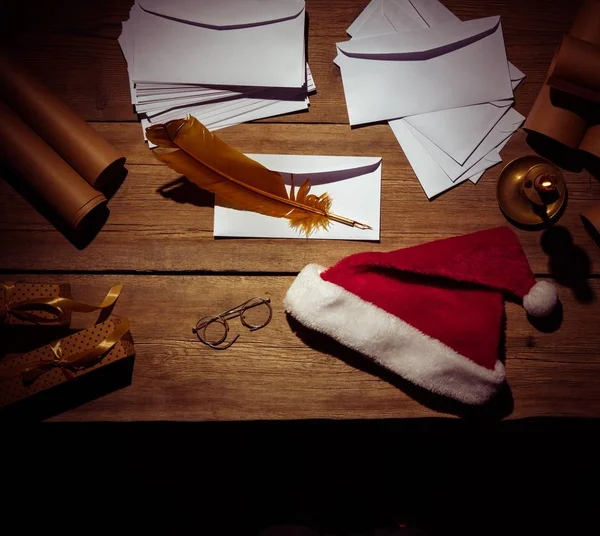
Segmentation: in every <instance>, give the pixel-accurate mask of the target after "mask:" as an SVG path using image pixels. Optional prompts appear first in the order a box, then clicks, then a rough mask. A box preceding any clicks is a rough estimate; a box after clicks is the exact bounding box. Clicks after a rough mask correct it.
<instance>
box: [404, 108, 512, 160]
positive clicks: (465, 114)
mask: <svg viewBox="0 0 600 536" xmlns="http://www.w3.org/2000/svg"><path fill="white" fill-rule="evenodd" d="M512 105H513V101H512V100H508V101H500V102H498V103H484V104H474V105H473V106H465V107H463V108H451V109H449V110H442V111H439V112H431V113H429V114H420V115H412V116H410V117H406V118H405V120H406V122H407V123H408V124H409V125H410V126H411V127H413V128H414V129H415V130H417V131H418V132H419V133H420V134H421V135H422V136H423V137H424V138H426V139H427V140H428V141H430V142H431V144H432V145H433V146H434V147H436V149H438V150H439V151H441V152H442V153H443V154H444V155H446V157H447V158H449V159H451V160H452V161H453V162H455V164H456V165H457V166H462V165H464V164H465V162H466V161H467V160H468V159H469V157H470V156H471V155H472V154H473V153H474V152H475V151H476V149H477V147H478V146H479V145H480V144H481V142H482V141H483V140H484V138H485V137H486V136H487V135H488V134H489V133H490V132H491V130H492V129H493V128H494V126H495V125H496V124H497V123H498V121H500V120H501V119H502V117H504V115H505V114H506V113H507V112H508V110H510V108H511V107H512ZM432 116H433V117H432ZM397 121H402V120H401V119H400V120H397ZM434 122H435V123H436V124H437V128H432V125H433V123H434ZM425 133H426V134H425ZM426 147H427V146H426Z"/></svg>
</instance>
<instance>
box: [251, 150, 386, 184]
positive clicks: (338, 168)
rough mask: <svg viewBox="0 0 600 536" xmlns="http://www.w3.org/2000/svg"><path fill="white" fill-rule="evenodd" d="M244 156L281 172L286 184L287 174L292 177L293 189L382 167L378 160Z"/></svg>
mask: <svg viewBox="0 0 600 536" xmlns="http://www.w3.org/2000/svg"><path fill="white" fill-rule="evenodd" d="M246 156H249V157H250V158H252V159H253V160H256V161H258V162H260V163H261V164H262V165H263V166H265V167H268V168H269V169H271V170H273V171H277V172H278V173H281V174H282V176H283V179H284V181H285V182H286V183H288V184H289V183H290V175H293V176H294V183H295V185H296V186H300V184H301V183H303V182H304V181H305V180H306V179H310V181H311V183H312V184H313V185H316V184H326V183H330V182H337V181H340V180H345V179H348V178H352V177H358V176H361V175H365V174H367V173H372V172H373V171H375V170H376V169H377V168H378V167H379V166H380V165H381V158H380V157H365V156H313V155H310V156H309V155H299V156H293V155H277V154H248V155H246Z"/></svg>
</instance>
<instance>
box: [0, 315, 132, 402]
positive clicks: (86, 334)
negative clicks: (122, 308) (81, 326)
mask: <svg viewBox="0 0 600 536" xmlns="http://www.w3.org/2000/svg"><path fill="white" fill-rule="evenodd" d="M123 321H124V319H122V318H120V317H117V316H111V317H110V318H109V319H108V320H107V321H105V322H102V323H101V324H97V325H95V326H93V327H91V328H88V329H85V330H82V331H79V332H77V333H75V334H73V335H69V336H68V337H65V338H64V339H61V341H60V345H59V347H60V350H59V351H60V354H59V355H60V356H61V357H65V358H68V356H70V355H73V354H75V353H78V352H82V351H85V350H88V349H90V350H91V349H92V348H95V347H97V346H98V345H99V344H100V343H101V342H102V341H104V340H105V339H106V338H107V337H108V336H110V335H111V334H112V333H113V332H114V331H115V328H116V327H117V326H119V324H121V322H123ZM134 353H135V349H134V346H133V338H132V337H131V333H130V332H129V331H127V332H126V333H125V335H123V336H122V337H121V338H120V339H119V341H118V342H117V343H116V344H115V345H114V346H113V347H112V348H111V349H110V350H109V351H108V352H107V353H106V354H104V355H103V356H102V357H101V358H100V359H99V360H98V361H97V362H96V363H95V364H93V365H91V366H88V367H84V368H81V369H76V370H69V371H68V373H67V374H65V372H63V369H61V367H58V366H57V367H53V368H49V369H47V370H44V371H42V372H41V373H40V374H39V375H38V376H37V377H36V378H35V380H33V381H32V382H30V383H28V382H25V381H23V377H22V376H21V375H17V376H12V377H8V378H7V379H4V380H3V381H2V380H1V377H3V376H11V371H14V370H18V369H22V368H23V367H24V366H28V365H31V366H32V367H34V366H35V365H37V364H39V363H40V362H41V361H48V360H53V359H55V358H56V354H55V353H54V351H53V350H52V345H50V344H48V345H46V346H42V347H41V348H38V349H37V350H34V351H32V352H28V353H26V354H23V355H21V356H18V357H13V358H11V359H4V360H0V408H2V407H5V406H8V405H10V404H13V403H15V402H18V401H19V400H22V399H24V398H27V397H30V396H32V395H35V394H37V393H39V392H41V391H45V390H47V389H50V388H52V387H56V386H57V385H60V384H63V383H65V382H68V381H77V378H79V377H80V376H83V375H84V374H88V373H91V372H93V371H94V370H97V369H99V368H101V367H105V366H106V365H109V364H111V363H114V362H116V361H119V360H121V359H125V358H127V357H131V356H133V355H134Z"/></svg>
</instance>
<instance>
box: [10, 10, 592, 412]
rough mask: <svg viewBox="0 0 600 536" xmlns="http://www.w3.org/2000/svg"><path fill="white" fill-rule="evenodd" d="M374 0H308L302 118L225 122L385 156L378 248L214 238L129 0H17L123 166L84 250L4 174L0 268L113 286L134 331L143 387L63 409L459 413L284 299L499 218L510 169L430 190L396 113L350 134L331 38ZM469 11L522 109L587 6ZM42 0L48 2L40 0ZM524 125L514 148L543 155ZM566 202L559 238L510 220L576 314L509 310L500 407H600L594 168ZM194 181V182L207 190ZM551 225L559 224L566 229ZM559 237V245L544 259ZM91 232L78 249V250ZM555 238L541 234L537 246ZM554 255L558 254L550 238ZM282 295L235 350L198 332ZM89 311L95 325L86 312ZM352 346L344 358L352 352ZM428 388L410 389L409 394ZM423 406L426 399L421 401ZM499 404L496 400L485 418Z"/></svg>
mask: <svg viewBox="0 0 600 536" xmlns="http://www.w3.org/2000/svg"><path fill="white" fill-rule="evenodd" d="M366 3H367V2H366V0H337V1H335V2H333V1H332V2H329V1H327V0H309V1H307V11H308V14H309V39H308V60H309V62H310V66H311V69H312V71H313V73H314V78H315V80H316V84H317V87H318V93H317V94H316V95H315V96H314V97H311V106H310V111H309V112H308V113H301V114H296V115H289V116H283V117H277V118H273V119H268V120H264V121H261V122H258V123H252V124H245V125H239V126H236V127H233V128H228V129H226V130H224V131H221V134H222V137H223V138H224V139H225V140H226V141H227V142H228V143H230V144H232V145H234V146H236V147H237V148H239V149H240V150H242V151H245V152H254V153H270V152H274V153H289V154H328V155H365V156H370V155H381V156H382V157H383V181H382V225H381V241H380V243H378V244H370V243H361V242H339V241H306V240H302V239H300V240H282V241H277V240H233V239H219V240H215V239H214V238H213V235H212V220H213V207H212V206H211V199H210V196H204V195H194V193H193V192H192V189H190V188H187V187H185V186H184V187H182V188H181V189H180V190H179V191H178V192H176V193H175V194H174V195H170V196H167V197H164V196H163V195H161V194H160V193H159V190H160V188H161V187H162V186H163V185H165V184H167V183H169V182H170V181H172V180H174V179H176V178H177V174H176V173H174V172H172V171H170V170H169V169H167V168H166V167H164V166H162V165H160V164H159V163H157V162H156V160H155V159H153V157H152V155H151V153H150V151H149V150H148V149H147V147H146V146H145V145H144V142H143V140H142V134H141V127H140V125H139V123H138V122H137V120H136V116H135V114H134V113H133V111H132V107H131V104H130V100H129V93H128V82H127V72H126V66H125V62H124V60H123V57H122V55H121V51H120V49H119V45H118V44H117V37H118V35H119V32H120V22H121V21H122V20H125V19H126V18H127V14H128V10H129V5H130V2H128V1H127V0H106V1H104V2H95V3H88V2H78V1H76V0H68V1H65V0H63V1H58V2H52V3H47V2H45V3H43V2H39V3H35V2H34V3H33V5H32V3H31V2H27V3H22V5H21V6H20V7H19V6H17V7H15V8H14V10H13V12H12V13H11V16H10V17H6V18H5V20H4V21H3V24H4V25H5V26H6V27H5V28H4V30H3V38H2V39H3V40H4V41H5V44H6V46H7V48H8V49H9V50H10V51H11V52H13V53H14V54H15V55H16V56H18V57H19V58H21V59H22V61H23V62H24V63H26V64H27V65H28V67H30V68H31V70H32V71H33V72H34V73H35V74H37V75H38V76H39V78H41V79H42V80H43V81H44V82H45V83H46V84H47V85H48V86H50V87H51V88H52V89H53V90H54V91H55V92H56V93H57V94H59V95H60V96H61V97H63V98H64V99H65V101H66V102H68V103H69V104H70V105H71V106H72V107H73V109H74V110H76V111H77V112H78V113H79V114H80V115H81V116H82V117H84V118H85V119H86V120H88V121H89V122H90V124H91V125H92V126H93V127H94V128H95V129H96V130H98V132H100V133H102V134H103V135H104V136H105V137H106V138H107V139H108V140H110V141H111V142H112V143H114V144H115V145H116V146H117V147H119V148H120V149H121V150H122V151H123V152H124V153H125V155H126V156H127V160H128V162H127V167H128V170H129V174H128V176H127V178H126V180H125V182H124V184H123V185H122V186H121V188H120V189H119V190H118V192H117V193H116V194H115V195H114V197H113V198H112V199H111V201H110V204H109V208H110V217H109V219H108V222H107V223H106V224H105V225H104V228H103V229H102V230H101V231H100V233H99V234H98V235H97V236H96V237H95V239H94V240H93V241H91V243H90V244H89V245H87V247H82V245H81V244H74V243H73V242H72V241H71V240H69V238H68V237H67V236H65V235H64V234H63V233H61V232H59V231H58V230H57V229H56V228H55V227H54V225H52V224H51V223H49V221H48V219H46V217H44V216H42V215H41V214H40V213H39V212H38V211H37V210H36V209H35V208H33V207H32V206H31V204H30V203H29V202H28V201H27V200H25V199H24V198H23V197H21V196H20V195H19V194H18V193H17V192H16V191H15V190H14V189H13V188H12V187H11V186H9V185H8V184H7V183H6V182H5V181H0V226H1V234H0V248H1V251H2V255H1V261H0V270H1V271H2V277H3V278H6V279H14V278H19V279H23V280H48V281H68V282H70V283H71V285H72V288H73V290H74V293H75V295H76V297H78V298H80V299H85V300H98V299H100V298H101V296H103V294H104V293H105V292H106V291H107V290H108V288H109V287H110V286H111V285H113V284H116V283H123V284H124V285H125V291H124V293H123V295H122V298H121V300H120V301H119V303H118V305H117V308H116V309H115V313H117V314H119V315H124V316H128V317H129V318H130V319H131V322H132V325H133V328H132V330H133V335H134V338H135V341H136V348H137V357H136V361H135V370H134V375H133V383H132V385H131V386H129V387H126V388H123V389H120V390H117V391H114V392H112V393H110V394H108V395H106V396H103V397H101V398H98V399H96V400H93V401H91V402H89V403H86V404H84V405H81V406H80V407H77V408H75V409H72V410H69V411H67V412H64V413H62V414H60V415H58V416H57V417H56V419H58V420H111V421H130V420H251V419H309V418H336V419H347V418H388V417H424V416H434V415H440V412H441V413H442V414H444V413H446V414H455V413H460V411H461V410H460V409H457V408H456V407H454V406H453V405H452V404H449V403H446V402H444V401H439V400H430V399H429V398H428V397H426V396H422V394H421V393H415V392H413V391H414V390H413V389H411V388H410V386H408V385H405V384H400V385H398V384H397V382H394V381H392V379H391V377H389V376H388V375H387V374H385V373H382V372H381V371H379V370H377V369H375V367H373V366H371V365H369V364H368V363H366V362H363V361H362V360H357V359H355V358H354V357H349V356H345V358H344V359H339V358H338V357H337V356H338V353H339V352H338V351H337V350H336V349H335V348H333V347H332V346H331V345H330V344H328V343H327V341H323V340H319V339H314V340H308V341H305V340H303V339H301V338H300V337H298V336H297V334H296V333H295V332H294V331H293V329H292V327H293V326H290V324H289V323H288V320H287V319H286V316H285V313H284V311H283V307H282V297H283V295H284V293H285V292H286V290H287V288H288V287H289V285H290V284H291V282H292V281H293V279H294V276H295V274H296V273H297V272H298V271H299V270H300V269H301V268H302V267H303V266H304V265H305V264H307V263H308V262H319V263H320V264H323V265H330V264H332V263H334V262H336V261H337V260H338V259H341V258H342V257H344V256H346V255H349V254H352V253H356V252H359V251H364V250H369V249H375V250H378V251H387V250H393V249H396V248H402V247H407V246H411V245H415V244H420V243H423V242H426V241H429V240H433V239H438V238H444V237H449V236H454V235H458V234H462V233H468V232H471V231H475V230H480V229H485V228H488V227H493V226H498V225H504V224H506V221H505V219H504V217H503V216H502V214H501V213H500V211H499V209H498V207H497V204H496V199H495V184H496V180H497V178H498V174H499V172H500V169H501V166H497V167H496V168H494V169H493V170H491V171H488V172H487V173H486V174H485V176H484V177H483V179H482V180H481V181H480V183H479V184H478V185H473V184H470V183H466V184H464V185H462V186H460V187H458V188H456V189H454V190H452V191H450V192H448V193H446V194H444V195H442V196H441V197H440V198H439V199H437V200H435V201H433V202H428V201H427V198H426V197H425V195H424V193H423V191H422V190H421V187H420V186H419V183H418V181H417V179H416V177H415V175H414V173H413V171H412V169H411V167H410V166H409V164H408V162H407V160H406V158H405V156H404V154H403V152H402V150H401V149H400V147H399V145H398V143H397V142H396V140H395V138H394V137H393V135H392V132H391V130H390V128H389V127H388V126H387V125H383V124H382V125H374V126H368V127H364V128H356V129H351V128H350V127H349V125H348V118H347V113H346V107H345V102H344V97H343V92H342V83H341V78H340V72H339V69H338V68H337V67H336V66H335V65H334V64H333V63H332V60H333V58H334V56H335V46H334V43H335V42H336V41H340V40H344V39H346V37H347V36H346V35H345V28H347V27H348V26H349V24H350V23H351V22H352V21H353V20H354V19H355V18H356V16H357V15H358V14H359V13H360V11H361V10H362V9H363V8H364V6H365V5H366ZM445 3H446V4H447V5H448V7H449V8H450V9H452V10H453V11H454V13H456V14H457V15H458V16H459V17H461V18H462V19H473V18H477V17H484V16H489V15H498V14H499V15H501V16H502V24H503V28H504V35H505V39H506V46H507V51H508V57H509V59H510V60H511V61H512V62H513V63H514V64H515V65H517V66H518V67H519V68H520V69H521V70H523V71H524V72H525V73H526V75H527V78H526V79H525V81H524V82H523V84H522V85H521V86H520V87H519V89H518V90H517V91H516V108H517V110H518V111H519V112H521V113H523V114H527V113H528V111H529V110H530V108H531V106H532V104H533V101H534V99H535V96H536V94H537V92H538V90H539V88H540V85H541V83H542V81H543V79H544V76H545V74H546V71H547V68H548V65H549V63H550V59H551V56H552V54H553V51H554V50H555V47H556V46H557V43H558V41H559V38H560V36H561V34H562V33H563V32H565V31H567V30H568V28H569V25H570V23H571V21H572V19H573V17H574V14H575V11H576V9H577V8H578V2H570V1H567V0H564V1H560V2H559V1H553V2H548V0H529V1H527V2H522V1H520V0H505V1H499V2H494V3H488V2H480V1H479V0H446V2H445ZM37 4H39V5H37ZM531 153H532V151H531V149H530V148H529V147H528V145H527V144H526V141H525V136H524V135H523V133H522V132H520V133H518V134H517V135H515V136H514V138H513V139H512V140H511V142H510V143H509V144H508V146H507V147H506V149H505V150H504V151H503V154H502V156H503V159H504V161H505V162H506V161H509V160H511V159H513V158H516V157H518V156H522V155H525V154H531ZM566 178H567V182H568V188H569V202H568V208H567V210H566V213H565V214H564V216H563V217H562V219H561V220H560V222H559V224H558V225H557V226H556V227H555V228H554V229H553V230H551V231H548V232H547V233H541V232H527V231H517V232H518V234H519V236H520V238H521V241H522V244H523V247H524V249H525V252H526V254H527V256H528V257H529V259H530V262H531V265H532V267H533V270H534V272H536V275H538V276H539V277H552V278H554V279H555V280H556V281H557V283H558V286H559V293H560V298H561V301H562V304H563V319H562V324H561V325H560V327H559V329H557V330H554V331H551V330H545V331H549V332H542V331H539V330H538V329H536V328H535V327H533V326H532V325H531V324H530V323H529V322H528V321H527V319H526V316H525V313H524V311H523V310H522V308H521V307H520V306H518V305H515V304H507V322H506V344H505V347H506V348H505V351H506V359H507V376H508V383H509V385H510V390H511V391H512V400H513V402H510V395H508V400H509V402H508V404H503V406H502V409H500V410H499V409H497V408H496V409H494V410H489V413H492V414H494V415H500V416H510V417H511V418H522V417H530V416H548V415H553V416H558V415H560V416H590V417H597V416H600V389H599V383H600V330H599V329H598V328H599V323H598V318H599V317H598V313H599V310H600V308H599V306H598V303H597V295H598V293H599V292H600V282H599V280H598V274H599V270H600V250H599V249H598V248H597V247H596V246H595V244H594V243H593V241H592V240H591V239H590V237H589V236H588V235H587V234H586V232H585V231H584V229H583V227H582V225H581V223H580V220H579V214H580V213H581V211H582V210H583V209H584V208H585V207H586V206H587V205H588V204H589V203H590V202H592V201H599V200H600V183H598V182H597V181H596V180H595V179H594V178H591V177H590V176H589V174H588V173H587V172H581V173H570V172H569V173H566ZM196 194H198V192H196ZM557 237H562V239H563V240H562V242H561V241H560V240H558V238H557ZM546 242H547V243H549V244H550V245H551V246H552V245H554V249H552V257H549V255H548V253H547V252H545V251H544V248H545V249H546V251H548V248H547V246H546ZM77 245H79V247H77ZM542 246H544V248H543V247H542ZM555 250H557V251H555ZM256 295H261V296H269V297H270V298H271V300H272V303H273V309H274V316H273V321H272V323H271V324H270V325H269V326H268V327H267V328H266V329H263V330H261V331H258V332H255V333H242V334H241V337H240V339H239V341H238V342H237V343H236V344H235V345H234V346H233V347H232V348H231V349H229V350H227V351H226V352H222V353H219V352H215V351H213V350H211V349H209V348H206V347H205V346H203V345H201V344H199V343H198V342H197V341H196V340H195V338H194V336H193V334H192V332H191V328H192V326H193V325H194V324H195V322H196V320H197V319H198V318H199V317H200V316H202V315H204V314H211V313H216V312H219V311H221V310H224V309H227V308H229V307H231V306H233V305H235V304H237V303H240V302H243V301H245V300H246V299H248V298H250V297H252V296H256ZM88 322H89V320H88ZM342 357H344V356H342ZM413 396H414V397H416V399H415V398H413ZM417 400H418V401H417ZM486 411H488V410H484V413H486Z"/></svg>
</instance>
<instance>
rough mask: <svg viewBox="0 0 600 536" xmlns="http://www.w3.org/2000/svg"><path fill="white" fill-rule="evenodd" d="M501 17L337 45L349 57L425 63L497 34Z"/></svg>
mask: <svg viewBox="0 0 600 536" xmlns="http://www.w3.org/2000/svg"><path fill="white" fill-rule="evenodd" d="M499 25H500V17H487V18H484V19H476V20H472V21H467V22H460V23H450V24H443V25H441V26H436V27H434V28H421V29H418V30H413V31H408V32H401V33H397V34H388V35H381V36H378V37H369V38H366V39H352V40H351V41H345V42H343V43H337V46H338V48H339V50H340V51H341V52H343V53H344V54H345V55H346V56H350V57H354V58H365V59H379V60H382V59H383V60H424V59H429V58H432V57H435V56H439V55H442V54H447V53H448V52H452V51H454V50H458V49H459V48H462V47H465V46H467V45H469V44H471V43H474V42H476V41H479V40H481V39H483V38H485V37H487V36H489V35H491V34H492V33H494V32H495V31H496V29H497V28H498V26H499Z"/></svg>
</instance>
